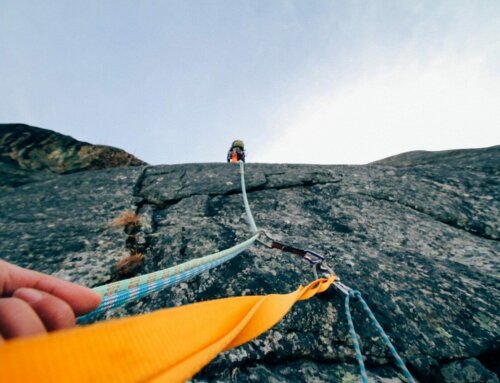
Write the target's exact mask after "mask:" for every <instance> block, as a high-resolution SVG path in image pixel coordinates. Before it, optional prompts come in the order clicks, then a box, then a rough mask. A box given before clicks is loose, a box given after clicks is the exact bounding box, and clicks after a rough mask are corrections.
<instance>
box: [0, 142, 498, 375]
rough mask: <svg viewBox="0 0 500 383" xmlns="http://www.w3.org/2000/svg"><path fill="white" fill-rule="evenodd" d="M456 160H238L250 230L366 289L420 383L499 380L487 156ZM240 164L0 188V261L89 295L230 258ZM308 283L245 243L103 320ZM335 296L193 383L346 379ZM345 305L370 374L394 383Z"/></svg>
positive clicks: (294, 266)
mask: <svg viewBox="0 0 500 383" xmlns="http://www.w3.org/2000/svg"><path fill="white" fill-rule="evenodd" d="M484 151H487V154H485V153H484ZM460 152H461V153H462V154H461V155H463V154H464V153H465V154H466V155H467V161H466V162H467V165H468V166H462V165H461V164H460V163H459V162H458V161H455V160H447V158H448V157H449V156H451V157H453V156H456V155H457V153H455V152H453V151H452V152H449V153H448V154H447V155H445V156H441V157H440V158H439V159H436V160H433V161H424V162H422V161H420V162H418V163H419V164H418V165H411V164H408V163H407V157H405V156H404V155H403V156H402V157H401V158H402V160H401V163H399V164H396V163H394V162H393V164H392V165H386V164H382V163H379V164H371V165H366V166H317V165H271V164H251V163H250V164H247V165H246V185H247V191H248V197H249V201H250V204H251V207H252V210H253V214H254V217H255V220H256V222H257V225H258V226H259V228H262V229H265V230H266V231H267V232H268V233H269V234H270V235H271V236H273V237H274V238H275V239H277V240H280V241H282V242H285V243H289V244H291V245H295V246H299V247H305V248H311V249H314V250H316V251H318V252H320V253H323V254H324V255H325V256H326V258H327V260H328V263H329V264H330V265H331V266H333V267H334V269H335V271H336V273H337V274H338V276H339V277H340V278H341V280H342V281H343V282H344V283H345V284H346V285H348V286H351V287H353V288H356V289H357V290H359V291H360V292H361V293H362V294H363V297H364V299H365V300H366V301H367V303H368V304H369V305H370V307H371V308H372V310H373V312H374V313H375V315H376V316H377V318H378V319H379V321H380V323H381V324H382V326H383V327H384V328H385V330H386V331H387V333H388V334H389V336H390V337H391V339H392V340H393V341H394V344H395V346H396V348H397V349H398V350H399V351H400V353H401V355H402V356H403V358H404V359H405V360H406V361H407V364H408V367H409V368H410V370H411V371H412V373H413V374H414V375H415V377H416V378H417V379H418V380H419V381H422V382H434V381H435V382H451V381H464V382H466V381H480V380H477V379H482V378H481V377H487V379H488V380H486V381H488V382H489V381H492V382H496V381H498V375H497V374H498V360H500V358H499V346H500V321H499V318H500V307H499V304H498V302H500V290H499V279H500V268H499V265H500V261H499V254H500V243H499V239H500V147H499V146H497V147H493V148H488V149H484V150H476V151H474V152H467V151H460ZM430 155H431V157H432V154H430ZM420 156H421V158H423V157H425V156H426V154H421V155H420ZM392 161H396V159H394V158H393V159H392ZM396 162H397V161H396ZM420 163H421V164H420ZM238 170H239V169H238V167H237V166H233V165H228V164H187V165H173V166H166V165H165V166H154V167H149V166H145V167H142V168H125V169H108V170H99V171H86V172H79V173H74V174H69V175H64V176H59V177H56V178H53V179H47V180H41V181H40V180H38V181H35V182H31V183H27V184H24V185H21V186H19V187H17V188H15V189H9V190H0V226H1V227H2V230H1V232H0V254H2V257H3V258H5V259H6V260H8V261H11V262H13V263H16V264H19V265H21V266H25V267H30V268H34V269H37V270H40V271H43V272H48V273H52V274H55V275H58V276H60V277H64V278H67V279H69V280H72V281H75V282H78V283H82V284H85V285H88V286H96V285H99V284H102V283H105V282H107V281H110V280H113V279H115V278H116V274H115V273H114V265H115V264H116V262H117V261H118V260H120V259H122V258H123V257H126V256H127V255H128V254H130V253H137V252H140V253H142V254H144V260H143V262H142V264H141V266H140V269H139V271H138V272H140V273H146V272H150V271H155V270H158V269H161V268H164V267H168V266H171V265H174V264H177V263H180V262H184V261H187V260H189V259H192V258H195V257H199V256H202V255H206V254H209V253H212V252H215V251H217V250H222V249H224V248H228V247H230V246H232V245H234V244H236V243H239V242H240V241H242V240H243V239H246V238H248V237H249V235H250V233H249V229H248V225H247V223H246V218H245V213H244V208H243V203H242V199H241V194H240V184H239V171H238ZM126 210H133V211H135V212H136V213H138V214H139V216H140V224H139V225H138V226H137V227H136V228H135V229H134V230H117V229H113V228H112V227H111V226H110V222H111V221H112V220H113V219H114V218H116V217H117V216H118V215H119V214H120V213H121V212H123V211H126ZM294 257H295V258H294ZM312 278H313V274H312V272H311V269H310V267H309V266H308V264H307V263H306V262H304V261H302V260H301V259H300V258H297V257H296V256H294V255H291V254H288V253H282V252H280V251H278V250H271V249H268V248H265V247H263V246H260V245H256V246H254V247H252V248H250V249H249V250H248V251H247V252H245V253H244V254H242V255H240V256H238V257H237V258H235V259H233V260H232V261H230V262H228V263H226V264H224V265H222V266H220V267H218V268H216V269H214V270H212V271H210V272H207V273H204V274H202V275H201V276H199V277H197V278H194V279H193V280H191V281H189V282H188V283H182V284H180V285H178V286H174V287H172V288H170V289H167V290H165V291H162V292H160V293H157V294H154V295H152V296H150V297H147V298H145V299H143V300H141V301H140V302H134V303H131V304H129V305H127V306H125V307H124V308H120V309H116V310H114V311H113V312H108V313H106V315H105V316H106V318H110V317H117V316H124V315H131V314H136V313H143V312H148V311H152V310H155V309H159V308H163V307H172V306H177V305H182V304H186V303H191V302H195V301H201V300H207V299H214V298H219V297H226V296H234V295H248V294H268V293H276V292H289V291H291V290H294V289H295V288H296V287H297V286H298V285H299V284H305V283H308V282H309V281H311V280H312ZM343 301H344V297H343V296H342V294H340V293H339V292H337V291H335V290H334V289H333V288H332V289H330V290H329V291H327V292H325V293H323V294H321V295H320V296H318V297H315V298H313V299H311V300H308V301H305V302H299V303H298V304H296V306H295V307H294V308H293V310H292V311H291V312H290V313H289V314H288V315H287V316H286V317H285V318H284V319H283V320H282V321H281V322H280V323H279V324H277V325H276V326H275V327H274V328H272V329H271V330H270V331H268V332H266V333H265V334H263V335H261V336H260V337H258V338H257V339H255V340H253V341H251V342H249V343H247V344H245V345H243V346H241V347H239V348H237V349H234V350H230V351H228V352H225V353H223V354H221V355H220V356H219V357H218V358H217V359H216V360H214V361H213V362H212V363H211V364H210V365H208V366H207V367H206V368H205V369H203V370H202V371H201V372H200V373H199V374H198V375H197V376H195V377H194V379H193V380H194V381H195V382H229V381H239V382H240V381H241V382H262V381H268V382H283V381H290V382H310V381H314V382H350V381H353V382H354V381H358V379H359V375H358V370H357V366H356V361H355V356H354V351H353V348H352V344H351V340H350V337H349V334H348V329H347V323H346V318H345V314H344V310H343ZM353 306H354V309H353V317H354V322H355V325H356V328H357V330H358V332H359V335H360V340H361V346H362V350H363V354H364V356H365V358H366V359H365V363H366V366H367V369H368V373H369V377H370V378H371V379H372V381H374V382H400V381H404V377H403V376H402V375H401V374H400V373H399V372H398V370H397V369H396V368H395V367H394V364H393V363H392V361H391V358H390V355H389V354H388V352H387V350H386V349H385V348H384V346H383V344H382V342H381V340H380V338H379V337H378V335H377V333H376V332H375V331H374V329H373V328H372V327H371V325H370V323H369V321H368V319H367V318H366V316H365V315H364V313H363V312H362V310H361V308H360V307H359V306H358V305H357V304H356V303H354V305H353ZM99 319H105V318H99ZM478 377H479V378H478ZM460 379H461V380H460ZM471 379H476V380H471ZM485 379H486V378H485Z"/></svg>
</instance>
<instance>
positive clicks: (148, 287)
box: [78, 233, 260, 324]
mask: <svg viewBox="0 0 500 383" xmlns="http://www.w3.org/2000/svg"><path fill="white" fill-rule="evenodd" d="M259 235H260V233H257V234H255V235H253V236H252V237H251V238H250V239H248V240H246V241H245V242H242V243H240V244H238V245H236V246H233V247H231V248H229V249H226V250H223V251H220V252H218V253H215V254H210V255H207V256H204V257H201V258H196V259H193V260H191V261H188V262H184V263H181V264H180V265H176V266H173V267H169V268H167V269H163V270H159V271H155V272H153V273H149V274H145V275H141V276H138V277H134V278H130V279H125V280H122V281H118V282H114V283H110V284H107V285H103V286H98V287H95V288H94V289H93V290H94V291H96V292H98V293H99V294H101V295H102V296H103V299H102V302H101V304H100V305H99V307H97V308H96V309H95V310H94V311H92V312H90V313H88V314H87V315H84V316H82V317H80V318H78V323H80V324H82V323H87V322H89V321H90V320H91V319H92V318H94V317H95V316H96V315H98V314H100V313H103V312H105V311H107V310H110V309H113V308H116V307H120V306H123V305H124V304H126V303H128V302H131V301H134V300H138V299H141V298H143V297H145V296H146V295H149V294H152V293H154V292H158V291H160V290H162V289H164V288H166V287H168V286H173V285H175V284H178V283H181V282H183V281H185V280H188V279H190V278H193V277H195V276H197V275H199V274H201V273H203V272H204V271H207V270H210V269H212V268H214V267H217V266H219V265H221V264H222V263H224V262H227V261H229V260H231V259H233V258H234V257H236V256H237V255H238V254H240V253H242V252H243V251H245V250H246V249H248V248H249V247H250V246H251V245H252V244H253V243H254V242H255V241H256V240H257V238H258V237H259Z"/></svg>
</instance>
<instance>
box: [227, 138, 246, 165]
mask: <svg viewBox="0 0 500 383" xmlns="http://www.w3.org/2000/svg"><path fill="white" fill-rule="evenodd" d="M238 161H243V162H245V144H244V143H243V141H241V140H235V141H233V143H232V144H231V147H230V148H229V151H228V152H227V162H231V163H236V162H238Z"/></svg>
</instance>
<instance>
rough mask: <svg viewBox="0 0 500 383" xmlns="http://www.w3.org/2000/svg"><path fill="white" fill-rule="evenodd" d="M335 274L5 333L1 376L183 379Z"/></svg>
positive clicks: (13, 382)
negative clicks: (48, 329) (276, 290)
mask: <svg viewBox="0 0 500 383" xmlns="http://www.w3.org/2000/svg"><path fill="white" fill-rule="evenodd" d="M334 281H335V277H334V276H331V277H330V278H328V279H326V278H322V279H318V280H316V281H314V282H312V283H311V284H309V285H308V286H307V287H302V286H300V287H299V288H298V289H297V290H296V291H294V292H292V293H289V294H272V295H264V296H259V295H256V296H242V297H233V298H224V299H217V300H213V301H207V302H200V303H195V304H191V305H186V306H181V307H176V308H170V309H163V310H159V311H156V312H153V313H149V314H144V315H138V316H134V317H129V318H123V319H115V320H110V321H107V322H100V323H97V324H94V325H90V326H85V327H78V328H74V329H71V330H65V331H59V332H55V333H51V334H48V335H42V336H37V337H32V338H25V339H18V340H12V341H9V342H6V343H5V344H4V345H1V346H0V381H1V382H9V383H17V382H19V383H26V382H41V383H43V382H93V383H94V382H106V383H113V382H121V383H132V382H154V383H166V382H169V383H170V382H182V381H185V380H187V379H189V378H190V377H192V376H193V375H194V374H196V373H197V372H198V371H199V370H200V369H201V368H203V367H204V366H205V365H206V364H208V363H209V362H210V361H211V360H212V359H213V358H214V357H216V356H217V355H218V354H219V353H220V352H222V351H225V350H228V349H230V348H233V347H236V346H239V345H241V344H243V343H245V342H248V341H249V340H251V339H253V338H255V337H256V336H258V335H260V334H261V333H263V332H264V331H266V330H268V329H269V328H271V327H272V326H273V325H274V324H276V323H277V322H278V321H279V320H280V319H281V318H282V317H283V316H284V315H285V314H286V313H287V312H288V311H289V310H290V309H291V307H292V306H293V304H294V303H295V302H297V301H298V300H303V299H309V298H310V297H312V296H313V295H314V294H316V293H319V292H322V291H325V290H326V289H327V288H328V287H329V286H330V285H331V284H332V283H333V282H334Z"/></svg>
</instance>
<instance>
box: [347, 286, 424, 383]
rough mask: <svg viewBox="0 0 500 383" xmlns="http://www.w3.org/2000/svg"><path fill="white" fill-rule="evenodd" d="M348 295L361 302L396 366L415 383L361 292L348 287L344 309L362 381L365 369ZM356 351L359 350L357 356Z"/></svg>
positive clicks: (365, 381)
mask: <svg viewBox="0 0 500 383" xmlns="http://www.w3.org/2000/svg"><path fill="white" fill-rule="evenodd" d="M349 297H353V298H357V299H358V300H359V301H360V302H361V305H362V306H363V309H364V310H365V311H366V313H367V314H368V317H369V318H370V319H371V321H372V323H373V324H374V326H375V328H376V329H377V331H378V333H379V334H380V336H381V337H382V340H383V342H384V344H385V345H386V346H387V348H388V349H389V351H390V352H391V355H392V357H393V358H394V360H395V361H396V364H397V366H398V367H399V368H400V370H401V371H402V372H403V375H404V376H405V378H406V379H407V380H408V381H409V382H410V383H415V379H414V378H413V376H412V375H411V373H410V371H408V368H406V365H405V363H404V361H403V359H401V357H400V356H399V354H398V352H397V351H396V348H395V347H394V345H393V344H392V342H391V340H390V339H389V337H388V336H387V334H386V332H385V331H384V329H383V328H382V326H381V325H380V323H379V321H378V320H377V318H375V315H374V314H373V312H372V310H371V309H370V307H368V304H367V303H366V302H365V300H364V299H363V297H362V296H361V293H360V292H359V291H357V290H353V289H350V290H349V294H348V295H347V296H346V300H345V309H346V315H347V321H348V323H349V331H350V332H351V337H352V340H353V343H354V349H355V350H356V358H357V359H358V363H359V369H360V372H361V380H362V382H363V383H367V382H368V378H367V377H366V369H365V366H364V363H363V359H362V357H361V362H360V359H359V356H360V355H361V349H360V347H359V343H358V340H357V335H356V331H355V330H354V324H353V323H352V317H351V310H350V308H349ZM358 351H359V356H358ZM365 379H366V380H365Z"/></svg>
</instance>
